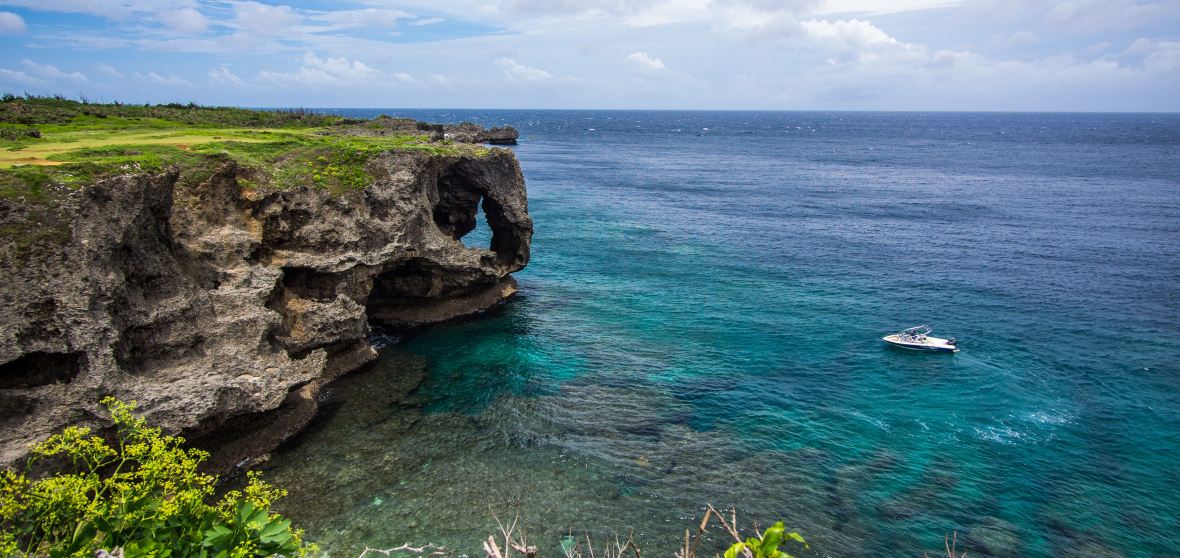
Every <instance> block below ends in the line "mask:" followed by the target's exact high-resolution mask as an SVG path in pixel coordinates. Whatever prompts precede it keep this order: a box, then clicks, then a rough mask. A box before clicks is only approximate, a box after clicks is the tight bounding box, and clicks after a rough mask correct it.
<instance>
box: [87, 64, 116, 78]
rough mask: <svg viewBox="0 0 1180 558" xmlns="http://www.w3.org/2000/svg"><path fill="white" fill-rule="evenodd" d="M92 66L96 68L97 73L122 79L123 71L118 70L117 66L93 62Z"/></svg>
mask: <svg viewBox="0 0 1180 558" xmlns="http://www.w3.org/2000/svg"><path fill="white" fill-rule="evenodd" d="M94 67H95V68H97V69H98V71H99V73H101V74H103V75H105V76H107V77H111V78H115V79H123V72H120V71H119V69H118V68H116V67H114V66H112V65H110V64H95V65H94Z"/></svg>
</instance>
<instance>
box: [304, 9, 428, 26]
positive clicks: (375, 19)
mask: <svg viewBox="0 0 1180 558" xmlns="http://www.w3.org/2000/svg"><path fill="white" fill-rule="evenodd" d="M412 17H414V16H413V15H412V14H409V13H406V12H403V11H401V10H387V9H381V8H365V9H362V10H337V11H334V12H324V13H321V14H318V15H314V16H311V17H310V19H312V20H315V21H324V22H328V23H335V24H339V25H340V26H343V27H361V26H375V27H393V26H395V25H397V21H398V20H399V19H409V18H412Z"/></svg>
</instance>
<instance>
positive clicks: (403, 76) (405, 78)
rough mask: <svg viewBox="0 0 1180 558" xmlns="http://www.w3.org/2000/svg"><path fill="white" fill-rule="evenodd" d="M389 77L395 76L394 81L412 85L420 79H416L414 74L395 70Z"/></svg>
mask: <svg viewBox="0 0 1180 558" xmlns="http://www.w3.org/2000/svg"><path fill="white" fill-rule="evenodd" d="M389 77H391V78H393V79H394V81H396V82H398V83H400V84H402V85H411V84H415V83H418V80H416V79H414V76H412V75H410V74H407V73H405V72H394V73H393V74H390V76H389Z"/></svg>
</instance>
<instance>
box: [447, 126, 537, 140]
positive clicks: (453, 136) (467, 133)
mask: <svg viewBox="0 0 1180 558" xmlns="http://www.w3.org/2000/svg"><path fill="white" fill-rule="evenodd" d="M443 134H444V136H443V137H445V138H446V139H449V140H452V141H457V142H462V143H490V144H492V145H516V139H517V138H519V137H520V133H519V132H517V131H516V128H513V127H512V126H500V127H496V128H490V129H486V128H484V127H483V126H480V125H478V124H472V123H470V122H464V123H462V124H454V125H447V126H445V127H444V129H443Z"/></svg>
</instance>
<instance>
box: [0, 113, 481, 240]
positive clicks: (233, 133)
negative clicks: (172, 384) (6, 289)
mask: <svg viewBox="0 0 1180 558" xmlns="http://www.w3.org/2000/svg"><path fill="white" fill-rule="evenodd" d="M388 152H417V153H431V154H451V155H461V154H462V155H471V156H476V157H482V156H485V155H486V154H488V153H489V150H488V149H487V148H484V147H481V146H474V145H468V144H457V143H452V142H450V141H438V140H433V141H432V139H431V135H430V133H429V132H423V131H420V130H417V129H416V128H415V127H414V126H413V125H412V123H411V124H407V123H406V122H405V121H397V120H393V119H388V118H377V119H374V120H368V121H362V120H351V119H346V118H341V117H338V116H331V115H323V114H315V113H311V112H307V111H302V110H285V111H259V110H247V109H238V108H217V107H201V106H197V105H178V104H172V105H123V104H117V103H111V104H94V103H86V102H80V101H72V100H69V99H64V98H61V97H29V96H25V97H17V96H13V95H4V96H2V97H0V260H7V261H10V262H21V261H24V260H25V259H26V257H27V256H28V254H30V253H31V250H33V249H34V248H35V247H36V246H49V247H53V246H60V245H62V244H63V243H65V242H68V241H69V238H70V223H69V216H68V215H66V214H65V212H63V211H61V207H62V201H63V200H65V199H67V197H68V196H69V195H70V193H71V192H72V191H74V190H76V189H78V188H81V187H83V186H85V185H87V184H91V183H93V182H95V181H96V180H99V179H102V178H104V177H110V176H116V175H121V174H128V173H143V172H163V171H177V172H179V176H180V179H179V180H180V182H179V185H178V186H179V188H181V189H184V188H187V187H189V186H192V185H196V184H200V183H201V182H202V181H203V180H205V179H207V178H208V177H209V176H211V175H212V174H213V172H214V171H215V170H217V169H219V168H222V167H223V166H224V165H225V164H227V163H229V162H231V161H232V162H234V163H236V164H237V165H238V166H239V168H240V170H239V172H238V184H239V187H241V188H249V189H251V190H254V191H259V190H267V189H270V190H282V189H288V188H292V187H299V186H306V187H311V188H318V189H322V190H325V191H328V192H331V193H332V194H334V195H347V194H348V193H350V192H356V191H359V190H361V189H363V188H364V187H365V186H366V185H367V184H369V183H370V181H371V179H372V178H371V176H370V175H369V171H368V170H367V165H366V163H368V162H369V160H370V159H372V158H374V157H376V156H378V155H381V154H383V153H388ZM189 198H191V197H190V196H185V199H189ZM192 199H195V198H192Z"/></svg>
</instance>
